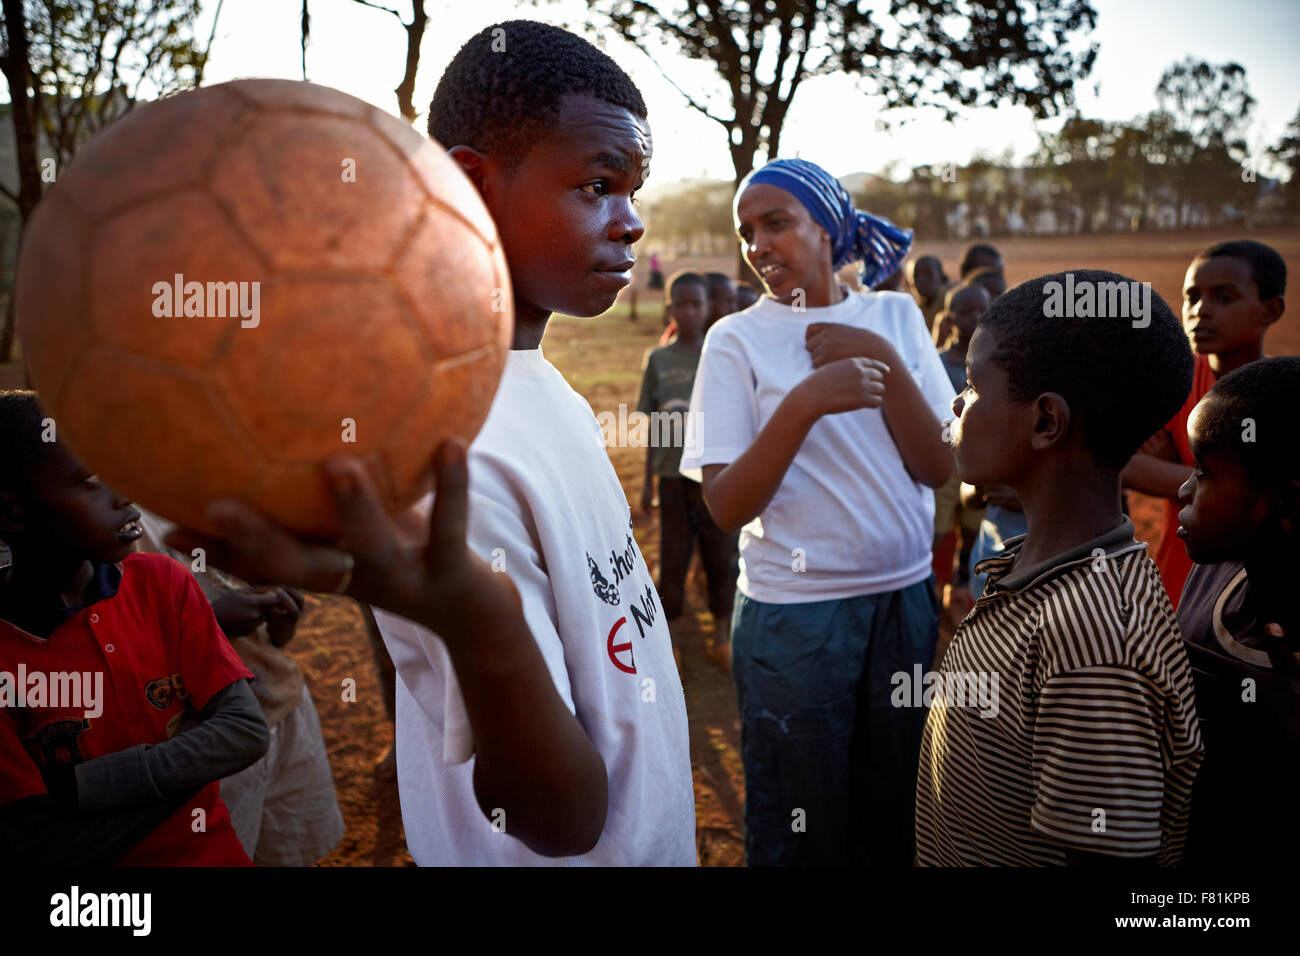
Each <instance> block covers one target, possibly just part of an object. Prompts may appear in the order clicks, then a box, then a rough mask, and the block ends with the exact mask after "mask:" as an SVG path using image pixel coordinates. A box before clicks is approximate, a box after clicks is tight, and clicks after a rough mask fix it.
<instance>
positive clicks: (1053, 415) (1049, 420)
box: [1029, 392, 1070, 451]
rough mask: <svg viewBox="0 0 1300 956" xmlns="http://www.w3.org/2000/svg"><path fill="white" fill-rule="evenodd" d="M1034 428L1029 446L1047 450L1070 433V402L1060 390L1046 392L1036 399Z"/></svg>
mask: <svg viewBox="0 0 1300 956" xmlns="http://www.w3.org/2000/svg"><path fill="white" fill-rule="evenodd" d="M1033 415H1034V428H1033V431H1032V432H1031V433H1030V436H1029V447H1031V448H1032V449H1034V451H1046V450H1047V449H1048V448H1051V447H1052V446H1053V445H1059V444H1060V443H1061V442H1063V441H1064V440H1065V436H1066V435H1068V434H1069V433H1070V404H1069V402H1067V401H1066V400H1065V396H1063V395H1061V394H1060V393H1059V392H1044V393H1043V394H1042V395H1039V396H1038V398H1036V399H1035V400H1034V404H1033Z"/></svg>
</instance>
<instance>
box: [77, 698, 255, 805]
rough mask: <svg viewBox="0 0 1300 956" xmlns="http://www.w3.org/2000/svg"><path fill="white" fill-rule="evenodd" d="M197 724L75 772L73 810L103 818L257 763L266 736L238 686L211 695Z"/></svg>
mask: <svg viewBox="0 0 1300 956" xmlns="http://www.w3.org/2000/svg"><path fill="white" fill-rule="evenodd" d="M202 718H203V719H202V720H201V722H200V723H199V724H198V725H197V726H195V727H192V728H190V729H189V730H185V731H182V732H181V733H178V734H177V735H176V736H175V737H172V738H171V739H170V740H165V741H163V742H162V743H158V744H139V745H137V746H135V747H130V748H128V749H126V750H122V751H119V752H117V753H114V754H108V755H106V756H103V757H96V758H93V759H91V760H85V761H82V762H81V763H79V764H78V765H77V767H76V775H77V793H78V798H79V799H78V809H79V810H81V811H82V812H85V813H106V812H110V811H116V810H129V809H131V808H133V807H142V806H147V805H149V804H151V803H155V802H157V801H158V800H162V799H169V798H171V797H175V796H180V795H183V794H192V793H193V792H194V791H196V790H198V789H200V788H202V787H205V786H207V785H208V784H210V783H212V781H214V780H221V779H223V778H225V777H228V776H230V775H231V774H234V773H238V772H239V771H240V770H243V769H244V768H245V767H247V766H249V765H251V764H253V763H255V762H256V761H258V760H260V759H261V758H262V757H263V756H264V755H265V754H266V751H267V748H268V747H269V746H270V743H271V732H270V730H268V729H267V726H266V720H265V719H264V718H263V717H262V708H261V707H260V706H258V703H257V698H256V697H254V696H253V692H252V690H250V689H249V687H248V685H247V684H246V683H244V682H243V681H235V682H234V683H232V684H230V685H229V686H228V687H226V688H224V689H222V690H219V691H217V692H216V693H215V694H213V695H212V699H211V700H209V701H208V703H207V706H205V707H204V708H203V712H202Z"/></svg>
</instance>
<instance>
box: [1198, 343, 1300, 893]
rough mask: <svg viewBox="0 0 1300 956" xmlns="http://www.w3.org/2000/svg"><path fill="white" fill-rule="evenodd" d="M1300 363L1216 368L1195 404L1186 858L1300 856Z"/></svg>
mask: <svg viewBox="0 0 1300 956" xmlns="http://www.w3.org/2000/svg"><path fill="white" fill-rule="evenodd" d="M1298 395H1300V358H1296V357H1294V356H1288V357H1285V358H1261V359H1257V360H1255V361H1253V362H1249V363H1247V364H1246V365H1244V366H1242V367H1241V368H1238V369H1237V370H1236V371H1234V372H1229V373H1227V374H1225V375H1224V376H1223V377H1221V378H1220V379H1219V380H1218V382H1216V383H1215V385H1214V387H1213V388H1212V389H1210V391H1209V393H1208V394H1206V396H1205V397H1204V398H1203V399H1201V401H1200V402H1199V403H1198V404H1197V405H1196V407H1195V409H1193V411H1192V414H1191V417H1190V419H1189V421H1188V439H1189V444H1190V446H1191V449H1192V459H1193V462H1194V467H1195V471H1193V472H1192V475H1191V477H1189V478H1188V479H1187V481H1186V482H1185V483H1184V484H1183V486H1182V488H1180V489H1179V493H1178V496H1179V500H1180V501H1181V502H1182V504H1183V506H1184V507H1183V509H1182V510H1181V511H1180V512H1179V513H1178V520H1179V522H1180V524H1179V528H1178V537H1179V538H1180V539H1181V540H1182V543H1184V544H1185V545H1186V546H1187V553H1188V555H1189V556H1190V557H1191V559H1192V560H1193V561H1194V562H1196V564H1195V566H1194V567H1193V568H1192V570H1191V573H1189V574H1188V576H1187V583H1186V585H1185V587H1184V588H1183V594H1182V601H1181V602H1180V603H1179V605H1178V627H1179V630H1181V631H1182V634H1183V640H1184V642H1185V643H1186V647H1187V656H1188V659H1189V660H1190V661H1191V665H1192V675H1193V677H1194V679H1195V682H1196V712H1197V715H1198V716H1199V718H1200V721H1201V734H1202V736H1203V738H1204V740H1205V765H1204V766H1203V767H1202V768H1201V770H1200V772H1199V773H1198V774H1197V777H1196V786H1195V788H1194V790H1193V794H1192V816H1191V824H1190V826H1189V833H1188V841H1187V854H1186V855H1185V856H1184V858H1183V860H1184V863H1186V864H1189V865H1204V866H1207V867H1211V866H1213V867H1218V866H1231V867H1251V866H1257V865H1261V864H1265V863H1276V862H1282V863H1285V864H1290V863H1291V862H1292V861H1293V860H1295V858H1296V854H1297V852H1300V818H1298V817H1297V815H1296V812H1295V807H1294V806H1293V805H1292V804H1291V802H1290V799H1289V798H1290V796H1291V795H1293V794H1295V793H1296V792H1297V786H1300V640H1297V638H1300V613H1297V604H1296V600H1295V586H1296V581H1298V580H1300V428H1297V426H1296V417H1295V413H1294V409H1293V407H1292V406H1293V405H1294V403H1295V399H1296V396H1298Z"/></svg>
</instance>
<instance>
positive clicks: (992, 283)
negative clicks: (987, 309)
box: [975, 272, 1007, 299]
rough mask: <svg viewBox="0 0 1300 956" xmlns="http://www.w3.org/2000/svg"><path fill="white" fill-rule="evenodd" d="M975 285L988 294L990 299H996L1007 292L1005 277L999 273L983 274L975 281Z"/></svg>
mask: <svg viewBox="0 0 1300 956" xmlns="http://www.w3.org/2000/svg"><path fill="white" fill-rule="evenodd" d="M975 283H976V284H977V285H979V286H980V287H982V288H983V289H984V291H985V292H987V293H988V294H989V298H990V299H996V298H997V297H998V296H1000V295H1001V294H1002V293H1003V292H1006V291H1007V277H1006V276H1004V275H1003V274H1002V273H1001V272H985V273H984V274H983V275H981V276H978V277H977V278H976V279H975Z"/></svg>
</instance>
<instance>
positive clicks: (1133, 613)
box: [916, 518, 1203, 866]
mask: <svg viewBox="0 0 1300 956" xmlns="http://www.w3.org/2000/svg"><path fill="white" fill-rule="evenodd" d="M1022 543H1023V538H1021V539H1013V540H1012V541H1010V542H1008V546H1007V550H1006V551H1005V552H1003V553H1002V554H1000V555H998V556H997V557H994V558H990V559H988V560H986V561H982V562H980V565H979V567H978V568H977V570H979V571H981V572H986V573H988V575H989V578H988V585H987V587H986V589H985V592H984V595H983V596H982V597H981V598H980V600H979V601H978V602H977V603H976V604H975V607H974V608H973V609H972V610H971V612H970V614H968V615H967V617H966V619H965V620H964V621H962V623H961V626H960V627H959V628H958V629H957V633H956V635H955V636H954V637H953V640H952V644H951V645H950V646H949V648H948V651H947V653H946V654H945V655H944V659H943V663H942V665H941V668H940V669H941V671H942V672H943V673H944V674H953V673H956V674H965V675H983V679H984V680H985V681H986V682H987V683H988V685H990V686H993V687H995V688H996V689H997V692H998V701H997V703H998V706H997V707H996V708H995V709H993V710H992V712H991V713H990V709H989V708H984V709H983V710H980V709H976V708H974V707H970V706H964V704H965V702H964V701H962V700H957V699H952V695H951V694H945V692H944V689H943V684H942V683H941V685H940V689H939V693H938V694H936V696H935V697H934V700H933V704H932V706H931V708H930V713H929V716H928V719H927V720H926V725H925V734H924V737H923V738H922V743H921V764H920V771H919V773H918V777H917V793H916V843H917V858H918V862H919V863H920V864H921V865H922V866H1059V865H1064V863H1065V862H1066V859H1065V851H1066V847H1067V846H1068V847H1070V848H1073V849H1077V850H1081V851H1084V852H1089V853H1097V854H1104V855H1109V856H1117V857H1130V858H1142V857H1155V858H1156V860H1157V862H1159V863H1160V864H1161V865H1164V866H1172V865H1174V864H1176V863H1177V862H1178V859H1179V857H1180V856H1181V854H1182V849H1183V843H1184V840H1185V837H1186V830H1187V817H1188V809H1189V803H1190V797H1191V787H1192V780H1193V778H1194V777H1195V774H1196V770H1197V767H1199V766H1200V762H1201V758H1202V754H1203V751H1202V747H1201V738H1200V731H1199V728H1198V726H1197V722H1196V707H1195V702H1194V698H1193V689H1192V679H1191V670H1190V668H1189V666H1188V663H1187V656H1186V653H1185V652H1184V650H1183V647H1182V642H1181V639H1180V637H1179V633H1178V626H1177V624H1176V623H1175V620H1174V612H1173V609H1172V607H1171V606H1170V603H1169V598H1168V597H1167V595H1166V594H1165V590H1164V586H1163V585H1162V584H1161V581H1160V572H1159V570H1158V569H1157V568H1156V565H1155V563H1154V562H1153V561H1152V560H1151V559H1150V558H1149V557H1147V555H1146V553H1145V551H1144V549H1145V547H1146V546H1145V545H1143V544H1140V543H1138V542H1136V541H1134V540H1133V525H1132V523H1131V522H1130V521H1129V520H1128V519H1127V518H1126V519H1125V520H1124V523H1123V524H1122V525H1120V526H1119V527H1118V528H1116V529H1115V530H1114V531H1112V532H1109V533H1108V534H1105V535H1102V536H1101V537H1099V538H1096V539H1094V540H1092V541H1089V542H1087V543H1086V544H1083V545H1081V546H1079V547H1078V548H1075V549H1073V550H1072V551H1070V552H1069V553H1067V554H1063V555H1059V556H1058V557H1056V558H1054V559H1053V560H1051V561H1049V562H1045V563H1043V564H1041V565H1038V566H1035V567H1030V568H1023V569H1016V570H1015V571H1012V564H1013V563H1014V560H1015V557H1016V555H1017V554H1018V553H1019V550H1020V546H1021V544H1022ZM981 714H985V716H981Z"/></svg>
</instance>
